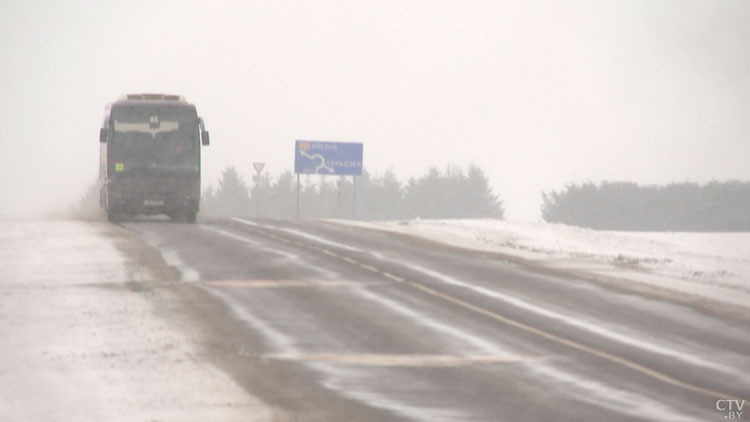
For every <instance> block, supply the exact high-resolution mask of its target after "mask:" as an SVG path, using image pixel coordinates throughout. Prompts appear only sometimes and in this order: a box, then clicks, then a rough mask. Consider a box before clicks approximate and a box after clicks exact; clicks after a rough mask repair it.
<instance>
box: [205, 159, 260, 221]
mask: <svg viewBox="0 0 750 422" xmlns="http://www.w3.org/2000/svg"><path fill="white" fill-rule="evenodd" d="M209 189H212V188H210V187H209ZM209 194H210V195H209ZM204 200H205V201H206V203H205V204H203V206H202V208H203V210H204V212H206V213H207V214H213V215H224V216H226V215H250V214H251V213H252V212H253V208H252V206H253V203H252V201H251V199H250V194H249V189H248V187H247V185H246V184H245V181H244V180H243V178H242V176H240V175H239V173H237V170H235V168H234V167H227V168H226V169H224V172H223V173H222V175H221V179H220V180H219V184H218V187H217V188H216V191H215V192H211V191H210V190H207V191H206V192H204Z"/></svg>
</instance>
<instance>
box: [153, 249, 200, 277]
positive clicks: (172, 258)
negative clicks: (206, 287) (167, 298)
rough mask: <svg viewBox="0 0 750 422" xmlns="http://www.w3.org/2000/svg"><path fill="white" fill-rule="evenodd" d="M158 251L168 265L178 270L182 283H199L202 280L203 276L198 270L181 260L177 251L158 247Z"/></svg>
mask: <svg viewBox="0 0 750 422" xmlns="http://www.w3.org/2000/svg"><path fill="white" fill-rule="evenodd" d="M157 249H158V250H159V252H160V253H161V256H162V258H163V259H164V262H166V263H167V265H169V266H170V267H174V268H177V270H178V271H179V272H180V279H181V280H182V281H198V280H200V279H201V275H200V273H199V272H198V270H196V269H195V268H193V267H191V266H189V265H187V264H186V263H185V262H184V261H183V260H182V259H180V255H178V254H177V251H175V250H172V249H165V248H162V247H157Z"/></svg>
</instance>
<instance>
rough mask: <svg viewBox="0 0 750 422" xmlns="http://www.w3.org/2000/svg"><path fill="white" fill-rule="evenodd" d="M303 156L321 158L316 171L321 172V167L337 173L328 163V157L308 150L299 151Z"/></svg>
mask: <svg viewBox="0 0 750 422" xmlns="http://www.w3.org/2000/svg"><path fill="white" fill-rule="evenodd" d="M299 153H300V154H301V155H302V156H303V157H305V158H307V159H310V160H316V159H318V158H320V164H318V166H317V167H315V173H320V169H326V170H328V172H329V173H335V170H334V169H333V168H331V167H329V166H328V165H326V159H325V157H323V156H322V155H320V154H308V153H307V152H306V151H300V152H299Z"/></svg>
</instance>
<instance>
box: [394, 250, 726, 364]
mask: <svg viewBox="0 0 750 422" xmlns="http://www.w3.org/2000/svg"><path fill="white" fill-rule="evenodd" d="M403 265H404V266H406V267H408V268H410V269H412V270H414V271H417V272H420V273H422V274H424V275H427V276H429V277H430V278H433V279H435V280H438V281H441V282H443V283H445V284H448V285H451V286H456V287H461V288H464V289H467V290H471V291H473V292H475V293H479V294H481V295H483V296H486V297H490V298H493V299H497V300H500V301H502V302H505V303H507V304H510V305H513V306H515V307H518V308H521V309H524V310H526V311H529V312H533V313H535V314H538V315H542V316H545V317H547V318H551V319H554V320H557V321H560V322H563V323H565V324H568V325H570V326H573V327H577V328H580V329H583V330H585V331H588V332H590V333H593V334H597V335H599V336H602V337H606V338H609V339H611V340H615V341H618V342H620V343H623V344H627V345H630V346H634V347H637V348H640V349H643V350H648V351H650V352H653V353H657V354H661V355H664V356H670V357H673V358H675V359H679V360H681V361H683V362H687V363H691V364H693V365H698V366H703V367H706V368H712V369H715V370H718V371H721V372H725V373H730V374H733V373H734V372H735V370H734V369H733V368H727V367H725V366H723V365H719V364H717V363H714V362H709V361H706V360H704V359H701V358H699V357H697V356H693V355H690V354H687V353H682V352H679V351H677V350H673V349H668V348H666V347H663V346H660V345H657V344H654V343H648V342H646V340H645V339H636V338H633V337H629V336H626V335H624V334H619V333H616V332H613V331H610V330H608V329H606V328H604V327H602V326H599V325H594V324H592V323H589V322H586V321H584V320H581V319H577V318H574V317H571V316H567V315H563V314H560V313H558V312H555V311H552V310H549V309H545V308H542V307H540V306H537V305H533V304H531V303H529V302H526V301H525V300H522V299H519V298H516V297H513V296H508V295H506V294H503V293H500V292H497V291H494V290H490V289H488V288H485V287H480V286H475V285H473V284H469V283H466V282H463V281H461V280H458V279H455V278H453V277H450V276H447V275H444V274H441V273H439V272H437V271H433V270H430V269H428V268H424V267H421V266H418V265H414V264H405V263H404V264H403Z"/></svg>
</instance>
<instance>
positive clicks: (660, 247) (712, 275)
mask: <svg viewBox="0 0 750 422" xmlns="http://www.w3.org/2000/svg"><path fill="white" fill-rule="evenodd" d="M337 222H339V223H345V224H351V225H356V226H361V227H368V228H374V229H381V230H388V231H392V232H398V233H403V234H409V235H414V236H419V237H423V238H426V239H429V240H433V241H437V242H442V243H446V244H449V245H454V246H460V247H464V248H471V249H477V250H484V251H492V252H499V253H503V254H508V255H513V256H517V257H520V258H524V259H527V260H530V261H534V262H535V263H537V264H540V265H543V266H547V267H551V268H560V269H566V270H574V271H579V272H582V273H588V274H595V275H600V276H607V277H611V278H616V279H618V280H623V281H626V282H630V283H640V284H642V285H646V286H656V287H658V288H660V289H668V290H672V291H675V292H679V293H680V294H686V295H692V296H696V297H699V298H706V299H710V300H712V301H715V302H720V303H730V304H733V305H738V306H742V307H746V308H748V312H750V233H651V232H648V233H647V232H614V231H597V230H590V229H584V228H579V227H573V226H566V225H563V224H549V223H542V222H539V223H525V222H508V221H501V220H405V221H388V222H344V221H337Z"/></svg>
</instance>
